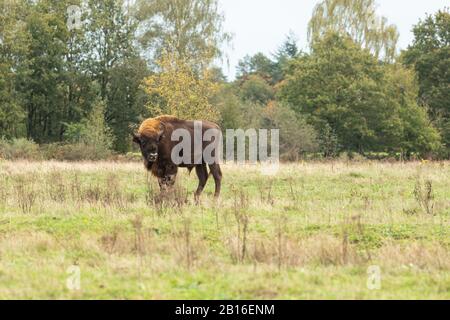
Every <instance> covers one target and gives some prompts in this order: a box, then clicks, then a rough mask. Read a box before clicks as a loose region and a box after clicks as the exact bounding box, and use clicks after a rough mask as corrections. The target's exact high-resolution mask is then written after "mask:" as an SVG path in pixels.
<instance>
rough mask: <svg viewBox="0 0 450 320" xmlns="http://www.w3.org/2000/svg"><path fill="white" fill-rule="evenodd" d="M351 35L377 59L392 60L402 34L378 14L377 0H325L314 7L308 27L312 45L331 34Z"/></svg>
mask: <svg viewBox="0 0 450 320" xmlns="http://www.w3.org/2000/svg"><path fill="white" fill-rule="evenodd" d="M330 31H331V32H337V33H339V34H341V35H345V36H350V37H351V38H352V39H353V41H355V42H356V43H357V44H359V45H361V46H362V47H363V48H366V49H369V50H370V51H371V52H372V53H373V54H374V55H375V56H376V57H377V58H384V59H385V60H387V61H393V59H394V58H395V55H396V50H397V42H398V38H399V33H398V31H397V27H396V26H395V25H390V24H388V21H387V19H386V18H385V17H379V16H377V14H376V4H375V0H322V1H321V2H320V3H319V4H317V5H316V7H315V8H314V12H313V16H312V18H311V20H310V22H309V25H308V38H309V41H310V43H311V45H313V44H314V43H315V42H317V41H319V40H320V39H321V38H322V37H323V36H324V35H325V34H327V33H328V32H330Z"/></svg>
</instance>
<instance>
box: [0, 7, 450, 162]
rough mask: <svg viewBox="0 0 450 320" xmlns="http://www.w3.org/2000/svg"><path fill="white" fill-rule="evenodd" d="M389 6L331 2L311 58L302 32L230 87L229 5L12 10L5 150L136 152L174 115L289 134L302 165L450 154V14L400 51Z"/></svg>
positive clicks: (2, 20)
mask: <svg viewBox="0 0 450 320" xmlns="http://www.w3.org/2000/svg"><path fill="white" fill-rule="evenodd" d="M375 5H376V4H375V2H374V0H323V1H320V2H318V4H317V6H316V8H315V9H314V11H313V14H312V17H311V20H310V22H309V26H308V37H309V39H308V40H309V47H308V48H306V49H304V50H301V49H300V48H299V47H298V46H297V41H296V40H297V39H296V38H295V36H294V35H289V36H287V37H286V41H285V42H284V43H283V44H281V45H280V47H279V48H278V49H277V50H276V52H275V53H274V54H273V55H271V56H267V55H264V54H262V53H258V54H256V55H253V56H247V57H244V58H243V59H242V60H241V61H240V63H239V65H238V70H237V76H236V79H235V80H233V81H229V80H227V79H226V77H225V76H224V75H223V73H222V71H221V69H220V68H218V67H217V66H216V65H217V61H220V59H222V60H223V59H225V58H226V57H224V56H223V52H222V51H223V48H224V46H225V45H226V44H227V43H229V42H230V40H231V36H230V35H229V34H228V33H227V32H225V31H224V30H223V26H222V24H223V20H224V16H223V14H222V13H221V12H220V10H219V8H218V3H217V0H173V1H165V0H152V1H148V0H136V1H125V0H105V1H93V0H86V1H81V0H70V1H69V0H35V1H29V0H15V1H11V0H0V137H1V138H2V143H0V151H1V145H2V144H3V145H6V144H7V143H11V142H12V141H17V140H18V139H21V138H22V139H27V140H32V141H34V142H35V143H37V144H40V145H44V146H46V148H47V149H48V150H56V151H55V152H62V151H61V150H68V149H70V150H89V153H90V154H93V153H95V152H98V151H99V148H100V149H101V150H100V151H102V152H100V153H99V154H105V153H107V152H108V151H109V150H113V151H115V152H117V153H126V152H128V151H130V150H132V148H133V146H132V143H131V141H130V131H131V130H133V126H135V125H136V124H138V123H140V121H142V120H143V119H145V118H147V117H152V116H156V115H159V114H163V113H169V114H173V115H176V116H180V117H183V118H201V119H210V120H214V121H217V122H219V123H220V124H221V126H222V127H223V128H279V129H280V139H281V141H280V142H281V151H282V154H283V156H284V157H285V158H286V159H290V160H295V159H298V158H299V157H303V156H305V155H307V154H315V155H321V156H325V157H332V156H337V155H339V154H340V153H342V152H348V153H359V154H363V155H366V156H369V155H377V154H378V155H380V154H387V155H389V154H401V155H402V156H405V157H410V156H412V155H419V156H434V157H448V156H449V154H450V121H449V119H450V90H449V89H450V76H449V70H450V13H449V11H448V9H445V8H444V9H442V10H440V11H438V12H437V13H435V14H433V15H427V16H424V18H423V19H422V20H420V21H418V23H417V24H416V25H415V26H414V30H413V31H414V41H413V43H411V44H410V46H409V47H408V48H407V49H406V50H403V51H402V52H398V49H397V41H398V38H399V34H398V31H397V29H396V27H395V25H392V24H390V23H389V22H388V21H387V19H386V18H384V17H380V16H378V15H377V14H376V10H375ZM73 6H76V7H73ZM19 146H20V147H21V148H25V146H24V145H20V144H19ZM64 148H65V149H64ZM77 148H78V149H77ZM103 151H104V152H103Z"/></svg>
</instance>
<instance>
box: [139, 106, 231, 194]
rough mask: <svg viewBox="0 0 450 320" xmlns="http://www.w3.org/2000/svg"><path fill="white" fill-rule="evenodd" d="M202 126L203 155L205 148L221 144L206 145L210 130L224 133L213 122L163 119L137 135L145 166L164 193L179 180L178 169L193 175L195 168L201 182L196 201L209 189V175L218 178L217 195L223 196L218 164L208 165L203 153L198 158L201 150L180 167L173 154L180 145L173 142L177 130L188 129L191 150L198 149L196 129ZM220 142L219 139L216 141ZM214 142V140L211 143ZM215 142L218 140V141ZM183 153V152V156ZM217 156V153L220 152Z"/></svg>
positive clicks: (144, 126)
mask: <svg viewBox="0 0 450 320" xmlns="http://www.w3.org/2000/svg"><path fill="white" fill-rule="evenodd" d="M198 124H200V125H201V137H200V140H201V142H200V146H201V150H202V152H203V151H204V150H205V148H206V147H207V146H208V145H210V144H211V143H213V142H216V143H217V142H218V141H208V142H205V141H203V138H202V137H203V135H204V134H205V132H207V131H208V130H210V129H213V130H216V131H218V132H220V127H219V126H218V125H217V124H215V123H212V122H209V121H188V120H181V119H178V118H176V117H173V116H167V115H166V116H160V117H156V118H151V119H147V120H145V121H144V122H143V123H142V124H141V126H140V127H139V131H138V132H137V133H133V142H135V143H136V144H138V145H139V147H140V149H141V153H142V156H143V158H144V165H145V167H146V168H147V170H149V171H151V173H152V174H153V175H154V176H155V177H156V178H158V183H159V186H160V188H161V190H165V189H168V188H170V187H172V186H173V185H174V183H175V178H176V175H177V172H178V167H181V168H187V169H188V170H189V172H191V171H192V169H194V168H195V172H196V173H197V177H198V180H199V183H198V188H197V191H196V192H195V199H196V200H198V198H199V196H200V194H201V193H202V191H203V189H204V188H205V185H206V182H207V180H208V177H209V175H212V176H213V177H214V182H215V194H214V196H215V197H216V198H217V197H219V195H220V188H221V180H222V172H221V169H220V165H219V162H218V161H214V162H207V161H205V159H204V158H203V153H202V155H201V156H200V159H199V158H198V154H194V153H195V150H197V151H198V150H199V149H198V148H197V149H196V148H189V149H190V150H192V151H191V154H190V156H187V157H186V155H183V154H181V156H184V157H183V159H189V161H182V162H181V163H176V161H174V159H173V157H172V151H173V149H174V148H175V146H176V145H177V144H178V143H179V141H172V140H173V139H172V134H173V133H174V131H175V130H177V129H184V130H186V131H185V132H189V137H190V139H191V141H190V143H191V146H194V140H195V139H198V135H196V132H195V128H196V126H195V125H197V128H198ZM216 139H217V138H216ZM211 140H212V139H211ZM214 140H215V139H214ZM182 152H183V151H181V153H182ZM216 152H217V151H216ZM207 166H209V169H210V173H209V174H208V170H207Z"/></svg>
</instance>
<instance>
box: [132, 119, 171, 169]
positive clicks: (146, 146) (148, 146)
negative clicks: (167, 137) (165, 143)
mask: <svg viewBox="0 0 450 320" xmlns="http://www.w3.org/2000/svg"><path fill="white" fill-rule="evenodd" d="M154 127H155V124H152V126H151V127H150V125H149V124H148V123H147V124H146V123H145V122H144V123H143V124H142V125H141V128H140V129H139V132H138V133H133V142H134V143H136V144H138V145H139V148H140V149H141V153H142V156H143V157H144V161H145V162H146V164H147V167H149V165H148V164H150V166H151V164H152V163H154V162H155V161H156V160H157V159H158V154H159V149H160V143H161V140H162V139H163V137H164V124H162V123H158V124H157V128H156V129H155V128H154Z"/></svg>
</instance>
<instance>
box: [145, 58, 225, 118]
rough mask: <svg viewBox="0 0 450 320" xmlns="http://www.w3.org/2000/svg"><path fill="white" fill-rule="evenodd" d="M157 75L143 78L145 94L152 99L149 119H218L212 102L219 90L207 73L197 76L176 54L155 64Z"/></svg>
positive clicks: (196, 72) (206, 70)
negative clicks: (168, 115)
mask: <svg viewBox="0 0 450 320" xmlns="http://www.w3.org/2000/svg"><path fill="white" fill-rule="evenodd" d="M158 68H159V69H160V72H158V73H154V74H152V75H150V76H149V77H147V78H146V80H145V90H146V92H147V93H148V94H149V95H150V96H152V99H151V101H150V102H149V104H148V108H149V111H150V113H151V114H152V115H161V114H170V115H174V116H177V117H180V118H183V119H202V120H211V121H216V120H218V119H219V114H218V111H217V109H216V108H215V107H214V106H213V105H212V104H211V98H212V97H213V96H214V94H215V93H216V92H217V90H218V84H217V83H215V82H214V81H212V78H211V76H212V74H211V72H210V70H208V69H206V68H205V69H203V70H201V72H200V73H199V72H198V71H197V70H194V69H193V68H192V66H191V65H190V64H189V63H188V62H187V61H186V60H184V59H182V58H180V57H178V56H177V55H175V54H171V53H166V54H163V55H162V56H161V58H160V60H159V61H158Z"/></svg>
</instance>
